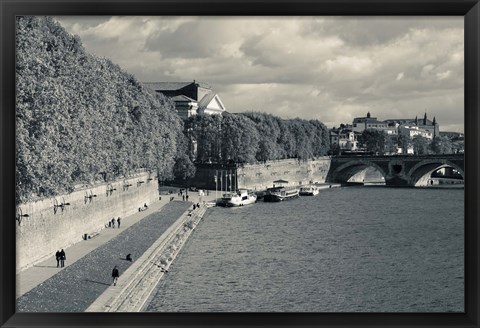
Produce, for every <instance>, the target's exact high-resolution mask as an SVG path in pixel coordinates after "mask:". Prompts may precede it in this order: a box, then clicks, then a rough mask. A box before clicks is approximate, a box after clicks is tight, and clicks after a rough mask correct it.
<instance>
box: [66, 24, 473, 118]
mask: <svg viewBox="0 0 480 328" xmlns="http://www.w3.org/2000/svg"><path fill="white" fill-rule="evenodd" d="M58 20H59V21H60V23H61V24H62V25H63V26H65V27H66V28H67V30H69V31H70V32H72V33H75V34H78V35H79V36H80V37H81V38H82V41H83V43H84V45H85V47H86V49H87V50H88V51H91V52H93V53H95V54H97V55H99V56H102V57H108V58H110V59H111V60H112V61H113V62H115V63H117V64H119V65H120V66H121V67H122V68H123V69H125V70H127V71H129V72H130V73H133V74H134V75H136V76H137V78H138V79H139V80H141V81H190V80H194V79H195V80H197V81H205V82H208V83H209V84H211V85H212V86H213V87H214V88H215V89H216V91H217V92H218V93H219V95H220V97H221V98H222V100H223V101H224V103H225V105H226V106H227V108H228V109H229V110H230V111H232V112H241V111H247V110H252V109H255V110H263V111H267V112H270V113H272V114H274V115H279V116H282V117H287V116H288V117H291V116H299V117H304V118H316V119H320V120H322V121H324V122H325V123H327V124H330V125H332V126H333V125H336V126H338V125H339V124H340V123H349V122H351V120H352V119H353V117H355V116H363V115H365V113H366V112H367V111H371V112H372V114H373V115H375V116H377V117H379V118H387V116H395V117H402V116H409V117H415V115H418V114H422V111H424V110H425V108H428V112H429V113H431V114H432V116H433V115H436V118H437V121H439V123H440V124H441V126H442V120H445V125H448V126H451V127H453V126H455V127H458V126H461V125H462V124H463V83H464V82H463V78H464V71H463V70H464V68H463V65H464V58H463V53H464V44H463V18H462V17H146V16H145V17H144V16H142V17H98V18H97V17H88V18H84V17H59V18H58ZM451 113H454V115H452V114H451Z"/></svg>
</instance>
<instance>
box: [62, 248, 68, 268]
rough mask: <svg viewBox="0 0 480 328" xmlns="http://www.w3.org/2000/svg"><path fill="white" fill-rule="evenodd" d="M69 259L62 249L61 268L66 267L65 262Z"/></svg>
mask: <svg viewBox="0 0 480 328" xmlns="http://www.w3.org/2000/svg"><path fill="white" fill-rule="evenodd" d="M66 259H67V256H66V255H65V251H64V250H63V249H62V250H61V251H60V267H62V268H63V267H64V266H65V260H66Z"/></svg>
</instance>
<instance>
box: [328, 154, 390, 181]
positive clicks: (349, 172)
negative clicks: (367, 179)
mask: <svg viewBox="0 0 480 328" xmlns="http://www.w3.org/2000/svg"><path fill="white" fill-rule="evenodd" d="M369 167H371V168H374V169H376V170H377V171H378V172H380V174H381V175H382V177H383V178H384V179H385V178H386V176H387V172H385V169H383V168H382V167H381V166H379V165H377V164H375V163H373V162H371V161H369V160H363V159H356V160H354V161H350V162H347V163H344V164H342V165H340V166H339V167H337V168H336V169H335V170H334V171H333V174H332V182H337V183H345V182H347V181H348V180H349V179H350V178H351V177H353V176H354V175H355V174H357V173H359V172H361V171H363V170H365V169H367V168H369Z"/></svg>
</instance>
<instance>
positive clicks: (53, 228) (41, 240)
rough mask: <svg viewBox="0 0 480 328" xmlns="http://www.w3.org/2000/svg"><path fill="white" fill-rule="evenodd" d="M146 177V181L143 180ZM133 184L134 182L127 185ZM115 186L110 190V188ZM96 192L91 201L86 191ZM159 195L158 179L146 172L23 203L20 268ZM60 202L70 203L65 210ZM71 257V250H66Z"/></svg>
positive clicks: (19, 225) (18, 239) (19, 230)
mask: <svg viewBox="0 0 480 328" xmlns="http://www.w3.org/2000/svg"><path fill="white" fill-rule="evenodd" d="M140 181H143V183H140ZM128 184H130V185H131V186H129V187H125V186H126V185H128ZM112 188H114V189H116V190H114V191H112V192H111V193H110V192H108V193H107V190H110V189H112ZM92 194H93V195H96V197H92V198H91V201H90V199H89V198H86V197H85V196H86V195H92ZM158 199H159V194H158V180H157V179H156V177H154V176H151V177H150V176H149V174H148V173H146V172H140V173H137V174H135V175H132V176H131V177H129V178H127V179H122V180H118V181H115V182H113V183H110V184H107V183H101V184H97V185H95V186H92V187H88V188H84V189H81V190H76V191H74V192H72V193H70V194H65V195H60V196H57V197H52V198H47V199H42V200H38V201H35V202H31V203H26V204H22V205H20V206H19V207H20V208H21V211H22V213H23V214H28V217H24V218H22V219H21V221H20V223H18V221H17V229H16V254H17V258H16V261H17V264H16V268H17V272H19V271H21V270H23V269H26V268H27V267H30V266H32V265H34V264H35V263H38V262H40V261H42V260H44V259H45V258H47V257H49V256H52V255H54V253H55V252H56V251H57V250H59V249H61V248H67V247H68V246H71V245H73V244H75V243H77V242H80V241H82V238H83V235H84V234H92V233H94V232H98V231H100V230H101V229H104V228H105V226H106V225H108V221H109V220H111V219H112V218H113V217H115V218H117V217H125V216H128V215H131V214H133V213H135V212H138V208H139V207H142V206H143V204H144V203H147V205H148V204H151V203H153V202H155V201H157V200H158ZM55 200H56V202H57V203H58V204H62V202H65V203H70V205H67V206H65V208H64V210H63V211H62V209H61V207H57V211H56V213H55V212H54V204H55ZM67 260H68V254H67Z"/></svg>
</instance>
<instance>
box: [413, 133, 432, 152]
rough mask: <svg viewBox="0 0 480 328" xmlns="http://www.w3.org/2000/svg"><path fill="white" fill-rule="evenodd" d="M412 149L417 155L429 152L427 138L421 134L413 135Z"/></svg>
mask: <svg viewBox="0 0 480 328" xmlns="http://www.w3.org/2000/svg"><path fill="white" fill-rule="evenodd" d="M412 144H413V151H414V153H415V154H417V155H426V154H428V153H429V149H428V148H429V142H428V139H427V138H425V137H422V136H415V137H413V140H412Z"/></svg>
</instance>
